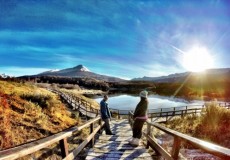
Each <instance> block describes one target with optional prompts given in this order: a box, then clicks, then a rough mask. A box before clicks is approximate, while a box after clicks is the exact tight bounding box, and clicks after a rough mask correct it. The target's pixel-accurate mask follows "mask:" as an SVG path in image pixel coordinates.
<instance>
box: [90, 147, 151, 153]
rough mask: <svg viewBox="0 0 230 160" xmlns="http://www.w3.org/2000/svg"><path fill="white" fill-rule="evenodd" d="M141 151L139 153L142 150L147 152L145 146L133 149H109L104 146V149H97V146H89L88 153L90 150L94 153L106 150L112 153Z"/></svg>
mask: <svg viewBox="0 0 230 160" xmlns="http://www.w3.org/2000/svg"><path fill="white" fill-rule="evenodd" d="M134 151H135V152H141V153H144V152H148V150H146V149H145V148H140V149H136V148H135V149H134V150H125V151H124V150H113V151H111V150H110V149H106V148H104V149H98V148H91V149H90V150H89V153H90V152H95V153H106V152H113V153H118V154H120V153H133V152H134Z"/></svg>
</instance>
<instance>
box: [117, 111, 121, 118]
mask: <svg viewBox="0 0 230 160" xmlns="http://www.w3.org/2000/svg"><path fill="white" fill-rule="evenodd" d="M117 114H118V119H120V118H121V117H120V110H117Z"/></svg>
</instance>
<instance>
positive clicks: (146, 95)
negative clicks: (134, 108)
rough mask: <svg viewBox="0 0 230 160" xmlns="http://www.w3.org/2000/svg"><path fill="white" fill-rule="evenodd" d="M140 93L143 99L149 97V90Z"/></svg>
mask: <svg viewBox="0 0 230 160" xmlns="http://www.w3.org/2000/svg"><path fill="white" fill-rule="evenodd" d="M139 95H140V97H141V99H147V97H148V92H147V91H141V92H140V94H139Z"/></svg>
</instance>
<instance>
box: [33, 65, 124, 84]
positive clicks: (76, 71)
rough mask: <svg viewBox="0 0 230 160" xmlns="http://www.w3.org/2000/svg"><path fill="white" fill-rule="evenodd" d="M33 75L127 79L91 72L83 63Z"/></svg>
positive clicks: (105, 79)
mask: <svg viewBox="0 0 230 160" xmlns="http://www.w3.org/2000/svg"><path fill="white" fill-rule="evenodd" d="M33 76H60V77H73V78H84V77H90V78H95V79H97V80H104V81H115V82H118V81H126V80H124V79H121V78H118V77H112V76H107V75H101V74H97V73H94V72H91V71H90V70H89V69H88V68H87V67H85V66H84V65H82V64H80V65H77V66H75V67H72V68H65V69H61V70H49V71H45V72H42V73H39V74H37V75H33Z"/></svg>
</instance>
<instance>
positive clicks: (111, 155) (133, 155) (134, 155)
mask: <svg viewBox="0 0 230 160" xmlns="http://www.w3.org/2000/svg"><path fill="white" fill-rule="evenodd" d="M88 156H93V157H103V158H133V159H135V158H145V157H151V155H150V154H149V153H138V152H135V151H134V152H133V153H124V152H123V153H120V154H119V153H113V152H109V153H94V152H90V153H88Z"/></svg>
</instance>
